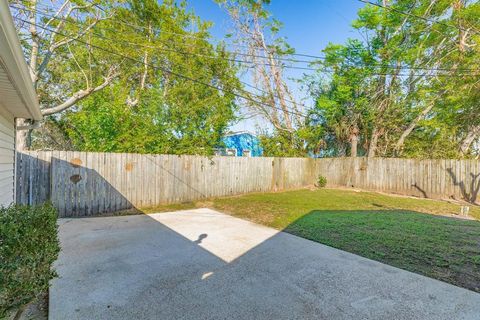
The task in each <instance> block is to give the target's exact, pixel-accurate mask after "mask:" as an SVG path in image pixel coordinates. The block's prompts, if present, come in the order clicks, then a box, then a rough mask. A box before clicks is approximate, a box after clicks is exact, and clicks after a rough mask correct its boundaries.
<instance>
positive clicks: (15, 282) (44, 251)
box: [0, 204, 60, 318]
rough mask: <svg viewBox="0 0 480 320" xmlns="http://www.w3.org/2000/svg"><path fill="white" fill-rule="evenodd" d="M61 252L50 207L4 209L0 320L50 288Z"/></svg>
mask: <svg viewBox="0 0 480 320" xmlns="http://www.w3.org/2000/svg"><path fill="white" fill-rule="evenodd" d="M59 251H60V246H59V242H58V238H57V212H56V210H55V209H54V208H53V207H52V206H51V205H50V204H44V205H39V206H31V207H30V206H18V205H12V206H10V207H8V208H0V261H1V263H0V318H1V317H3V316H5V315H6V313H7V312H8V311H10V310H12V309H15V308H18V307H20V306H22V305H24V304H26V303H28V302H30V301H31V300H33V299H35V298H36V297H37V296H38V294H40V293H42V292H43V291H45V290H47V289H48V283H49V281H50V280H51V279H52V278H54V277H55V276H56V274H55V271H54V270H52V268H51V265H52V263H53V262H54V261H55V260H56V259H57V255H58V253H59Z"/></svg>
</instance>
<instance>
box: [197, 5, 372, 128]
mask: <svg viewBox="0 0 480 320" xmlns="http://www.w3.org/2000/svg"><path fill="white" fill-rule="evenodd" d="M188 4H189V6H190V8H192V9H193V10H194V11H195V13H196V14H197V15H199V16H200V17H201V18H202V19H203V20H208V21H212V22H213V23H214V25H213V27H212V29H211V32H212V35H213V36H214V38H217V39H221V38H223V37H224V36H225V34H227V33H230V32H231V29H230V22H229V17H228V16H227V14H226V13H225V12H224V10H223V9H221V8H220V7H219V6H218V5H217V4H215V3H214V1H213V0H188ZM362 6H363V4H362V3H361V2H359V1H357V0H271V4H270V5H269V6H268V10H269V11H270V12H271V13H272V15H273V16H274V17H275V18H276V19H278V20H280V21H281V22H282V23H283V29H282V30H281V32H280V35H282V36H285V37H286V38H287V41H288V43H289V44H290V45H291V46H292V47H293V48H295V50H296V52H297V53H304V54H311V55H321V51H322V49H323V48H325V46H326V45H327V44H328V43H330V42H333V43H344V42H345V41H346V40H347V39H348V38H358V36H359V35H358V33H357V32H356V31H355V30H354V29H353V28H352V27H351V23H352V21H353V20H354V19H355V18H356V13H357V10H358V9H359V8H361V7H362ZM303 66H304V65H303ZM288 76H291V77H300V76H301V72H300V71H292V72H290V73H289V74H288ZM293 91H294V92H296V95H297V98H300V97H298V95H301V93H300V92H299V90H298V88H294V89H293ZM264 125H265V123H262V121H259V120H258V119H250V120H249V121H243V122H240V123H238V124H236V125H235V126H233V128H232V130H249V131H255V130H256V127H258V126H260V127H263V126H264Z"/></svg>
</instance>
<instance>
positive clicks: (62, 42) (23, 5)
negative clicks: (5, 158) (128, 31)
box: [11, 0, 120, 149]
mask: <svg viewBox="0 0 480 320" xmlns="http://www.w3.org/2000/svg"><path fill="white" fill-rule="evenodd" d="M96 3H97V4H98V5H103V6H105V7H109V6H110V4H111V3H110V2H109V1H108V0H105V1H104V0H102V1H97V2H96ZM11 8H12V10H13V11H14V12H15V13H16V14H15V15H16V21H17V23H18V29H19V31H20V33H21V36H22V39H21V40H22V44H23V47H24V52H25V56H26V58H27V62H28V65H29V69H30V77H31V80H32V82H33V84H34V87H35V88H36V90H37V93H38V97H39V102H40V108H41V112H42V114H43V115H44V116H51V115H54V114H57V113H59V112H62V111H64V110H67V109H69V108H72V107H74V106H75V105H76V104H77V103H78V102H80V101H81V100H83V99H85V98H86V97H88V96H90V95H92V94H93V93H95V92H98V91H101V90H103V89H104V88H105V87H107V86H108V85H109V84H111V83H112V81H113V80H114V79H115V78H116V77H117V76H118V75H119V65H120V60H119V59H115V58H112V57H111V56H107V55H105V54H103V53H101V52H98V50H96V49H95V48H94V47H93V46H91V45H92V43H93V40H92V37H91V32H92V30H93V29H94V28H96V27H98V26H99V25H100V24H101V23H102V22H103V21H105V20H108V19H110V18H111V17H112V14H111V13H107V12H104V11H102V10H99V9H98V7H97V6H96V5H95V4H94V3H93V2H86V1H80V0H75V1H72V0H62V1H58V2H57V1H54V2H53V3H49V2H48V3H47V2H40V1H38V0H28V1H26V0H25V1H24V0H15V1H12V2H11ZM80 41H81V42H80ZM85 59H88V61H89V63H88V64H81V63H80V62H79V60H85ZM31 125H32V124H31V123H29V122H28V121H27V120H24V119H18V120H17V128H18V129H19V130H18V132H17V148H18V149H26V148H28V147H29V143H30V142H29V136H30V133H31V129H32V126H31Z"/></svg>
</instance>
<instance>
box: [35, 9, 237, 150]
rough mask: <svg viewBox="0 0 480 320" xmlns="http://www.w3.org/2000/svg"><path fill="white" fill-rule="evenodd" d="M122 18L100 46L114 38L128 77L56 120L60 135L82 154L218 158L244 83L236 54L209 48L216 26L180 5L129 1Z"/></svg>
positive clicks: (123, 75)
mask: <svg viewBox="0 0 480 320" xmlns="http://www.w3.org/2000/svg"><path fill="white" fill-rule="evenodd" d="M117 17H118V20H114V19H112V20H110V21H109V22H108V23H105V24H104V28H103V29H102V34H101V35H102V36H103V38H101V37H100V38H99V41H100V42H103V41H105V37H106V38H108V39H115V41H116V42H117V44H112V45H113V47H112V48H113V49H114V50H115V51H118V52H122V54H124V55H125V57H126V60H125V61H124V62H123V64H122V73H121V74H120V75H119V76H118V78H117V80H116V81H115V82H114V83H113V84H112V85H111V86H109V87H108V88H106V89H105V90H103V91H102V92H100V93H98V94H96V95H95V96H91V97H89V98H87V99H85V100H83V101H81V102H80V103H79V104H78V106H77V108H75V109H71V110H68V111H66V112H65V113H64V114H62V115H61V116H60V117H58V119H56V120H55V124H56V127H57V128H58V129H59V131H60V133H61V135H63V136H64V137H66V138H67V139H66V140H67V141H68V140H69V141H71V146H70V147H71V148H74V149H77V150H86V151H110V152H113V151H116V152H139V153H179V154H181V153H189V154H192V153H195V154H212V153H213V149H214V147H216V146H219V144H220V140H221V137H222V135H223V133H224V132H225V130H226V129H227V127H228V125H229V124H230V123H231V122H232V121H233V120H234V118H235V110H236V96H235V94H234V92H236V91H237V90H238V88H239V82H238V79H237V76H236V72H237V68H236V66H235V65H234V64H233V63H232V62H231V60H232V59H231V57H230V56H229V53H228V52H226V51H225V50H224V48H223V47H222V46H213V45H212V44H211V43H210V42H209V37H210V35H209V32H208V28H209V26H210V24H209V23H207V22H204V21H202V20H201V19H200V18H199V17H198V16H196V15H195V14H193V13H192V12H190V11H188V10H187V7H186V3H185V2H181V3H177V2H176V1H174V0H165V1H163V2H162V3H158V2H156V1H153V0H151V1H137V0H132V1H127V2H126V3H125V5H123V6H122V7H121V8H118V9H117ZM190 30H195V31H193V32H191V31H190ZM93 36H99V35H98V34H97V33H94V34H93ZM107 43H108V42H107ZM116 46H122V49H120V48H117V47H116ZM120 50H122V51H120ZM127 58H128V59H127ZM50 140H51V139H49V141H50ZM40 142H41V141H39V144H38V145H37V146H38V147H41V145H40Z"/></svg>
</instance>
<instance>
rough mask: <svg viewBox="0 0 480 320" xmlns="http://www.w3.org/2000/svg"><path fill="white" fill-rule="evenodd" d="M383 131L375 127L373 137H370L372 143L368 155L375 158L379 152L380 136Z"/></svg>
mask: <svg viewBox="0 0 480 320" xmlns="http://www.w3.org/2000/svg"><path fill="white" fill-rule="evenodd" d="M380 135H381V133H380V130H378V128H377V127H375V128H373V132H372V137H371V139H370V145H369V146H368V157H369V158H373V157H375V155H376V153H377V145H378V138H379V137H380Z"/></svg>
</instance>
